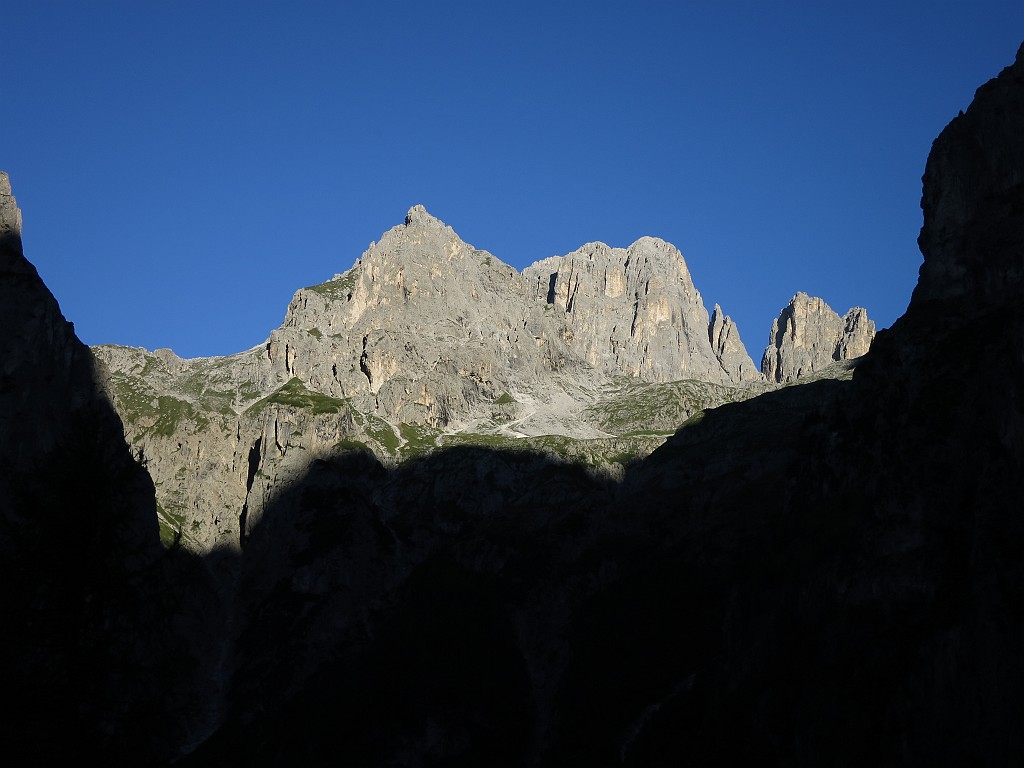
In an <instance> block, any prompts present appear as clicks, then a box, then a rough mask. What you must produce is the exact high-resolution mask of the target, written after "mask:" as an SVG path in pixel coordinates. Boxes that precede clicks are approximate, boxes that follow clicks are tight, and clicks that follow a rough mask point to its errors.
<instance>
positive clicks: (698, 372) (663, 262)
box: [523, 237, 753, 383]
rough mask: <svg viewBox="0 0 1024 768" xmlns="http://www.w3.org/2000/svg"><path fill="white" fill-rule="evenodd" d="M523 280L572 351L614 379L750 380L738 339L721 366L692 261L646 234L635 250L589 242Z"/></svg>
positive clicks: (541, 265) (530, 272)
mask: <svg viewBox="0 0 1024 768" xmlns="http://www.w3.org/2000/svg"><path fill="white" fill-rule="evenodd" d="M523 276H524V278H525V279H526V280H527V283H528V285H529V288H530V292H531V295H532V296H533V298H534V299H536V300H543V301H545V302H546V303H547V304H548V305H550V306H552V307H554V309H555V310H556V312H557V313H558V315H559V317H560V318H561V319H563V321H564V323H565V329H564V331H563V333H564V336H565V339H566V342H567V343H568V344H569V346H570V348H572V349H573V350H574V351H575V352H576V353H577V354H578V355H580V356H581V357H582V358H583V359H584V360H586V362H587V363H588V364H590V365H591V366H593V367H594V368H596V369H598V370H601V371H603V372H605V373H607V374H609V375H616V374H619V375H621V374H625V375H627V376H633V377H638V378H641V379H644V380H646V381H655V382H666V381H677V380H679V379H699V380H702V381H711V382H715V383H737V382H740V381H743V380H746V379H749V378H751V377H750V376H749V375H748V372H750V371H752V370H753V364H752V363H750V364H749V365H745V364H744V362H743V361H742V359H741V358H742V357H743V356H744V355H745V350H743V347H742V344H741V343H739V336H738V334H736V335H735V342H734V343H733V342H730V344H729V346H728V350H727V352H726V354H728V355H729V356H730V361H729V363H728V364H722V363H721V362H720V359H719V357H718V356H717V355H716V353H715V350H713V349H712V342H711V339H710V338H709V330H708V329H709V321H708V313H707V309H706V308H705V307H704V302H703V301H702V299H701V296H700V293H698V291H697V289H696V288H695V287H694V285H693V280H692V279H691V278H690V272H689V270H688V269H687V266H686V262H685V261H684V260H683V256H682V254H681V253H680V252H679V250H678V249H677V248H676V247H675V246H673V245H671V244H669V243H666V242H665V241H664V240H659V239H658V238H654V237H642V238H640V239H639V240H637V241H636V242H635V243H633V244H632V245H631V246H629V248H611V247H609V246H607V245H605V244H604V243H588V244H587V245H584V246H583V247H582V248H580V249H579V250H577V251H574V252H573V253H570V254H568V255H567V256H554V257H551V258H548V259H544V260H543V261H539V262H537V263H535V264H533V265H531V266H529V267H527V268H526V269H525V270H524V271H523ZM737 345H738V346H737ZM723 349H724V348H723ZM748 361H749V358H748Z"/></svg>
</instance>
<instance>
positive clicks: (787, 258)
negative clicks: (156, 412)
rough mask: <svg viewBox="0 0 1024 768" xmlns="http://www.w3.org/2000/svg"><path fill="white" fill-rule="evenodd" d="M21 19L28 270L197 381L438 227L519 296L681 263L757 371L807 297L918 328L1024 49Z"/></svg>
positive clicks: (715, 13)
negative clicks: (965, 167) (945, 151)
mask: <svg viewBox="0 0 1024 768" xmlns="http://www.w3.org/2000/svg"><path fill="white" fill-rule="evenodd" d="M57 10H59V11H60V12H59V13H55V11H57ZM10 15H11V19H10V22H9V28H10V32H9V34H10V40H11V51H10V53H11V55H10V60H11V62H12V69H13V71H12V73H11V76H10V78H9V80H10V83H11V85H10V88H9V94H6V95H7V99H6V101H7V104H8V109H9V113H10V114H12V115H15V116H17V119H15V120H9V121H8V122H7V124H5V125H4V127H3V129H2V133H0V146H2V147H3V148H4V149H6V150H7V152H6V153H5V154H4V155H0V167H2V168H3V169H4V170H6V171H8V172H9V173H10V174H11V182H12V189H13V193H14V195H15V197H16V199H17V200H18V204H19V207H20V208H21V209H22V211H23V218H24V232H23V239H24V245H25V254H26V257H27V258H28V259H29V261H31V262H32V263H33V264H34V265H35V266H36V268H37V269H38V270H39V272H40V275H41V276H42V277H43V279H44V281H45V282H46V284H47V286H48V287H49V288H50V290H51V291H52V292H53V294H54V295H55V297H56V298H57V300H58V302H59V303H60V306H61V309H62V312H63V313H64V315H65V317H67V319H68V320H70V321H71V322H73V323H75V327H76V330H77V332H78V334H79V337H80V338H81V339H82V340H83V341H84V342H85V343H87V344H102V343H116V344H123V345H126V346H142V347H145V348H147V349H158V348H170V349H173V350H174V351H175V352H176V353H177V354H179V355H180V356H182V357H185V358H191V357H209V356H218V355H227V354H232V353H235V352H240V351H243V350H245V349H251V348H252V347H253V346H257V345H259V344H260V343H262V340H264V339H266V338H267V336H268V335H269V333H270V331H271V330H273V329H274V328H276V327H278V326H279V325H280V323H281V322H282V321H283V318H284V312H285V309H286V307H287V304H288V302H289V301H290V299H291V297H292V295H293V294H294V292H295V291H296V290H297V289H299V288H302V287H307V286H310V285H315V284H317V283H319V282H323V281H324V280H327V279H329V278H330V277H331V276H332V275H333V274H336V273H342V272H344V271H346V270H347V269H349V268H350V267H351V265H352V264H353V263H354V261H355V260H356V259H357V258H359V257H360V255H361V254H362V253H363V251H364V250H365V248H366V245H367V244H368V243H369V242H371V241H375V240H377V239H379V237H380V235H381V234H382V233H383V232H385V231H386V230H387V229H389V228H390V227H392V226H395V225H397V224H400V223H401V221H402V220H403V217H404V213H405V211H406V210H407V209H408V208H409V207H411V206H413V205H417V204H421V205H424V206H425V207H426V208H427V210H429V211H430V212H431V214H432V215H434V216H436V217H437V218H439V219H440V220H442V221H444V222H445V223H446V224H447V225H449V226H451V227H452V229H453V230H454V231H455V232H456V233H457V234H458V235H459V236H460V237H461V238H462V239H463V240H465V241H466V242H467V243H471V244H472V245H474V247H477V248H480V249H482V250H486V251H488V252H490V253H491V254H492V255H493V256H494V257H495V258H497V259H500V260H501V261H503V262H505V263H507V264H509V265H510V266H512V267H514V268H516V269H517V270H519V271H522V269H523V268H524V267H526V266H528V265H529V264H531V263H533V262H536V261H539V260H541V259H544V258H547V257H549V256H556V255H557V256H561V255H565V254H567V253H570V252H572V251H574V250H576V249H578V248H579V247H581V246H582V245H584V244H586V243H588V242H604V243H606V244H608V245H610V246H612V247H615V248H623V247H627V246H628V245H629V244H630V243H632V242H635V241H636V240H637V239H638V238H640V237H643V236H651V237H658V238H660V239H663V240H665V241H667V242H669V243H672V244H673V245H675V246H676V247H677V248H678V249H679V250H680V251H681V252H682V254H683V256H684V258H685V259H686V263H687V266H688V268H689V269H690V272H691V274H692V276H693V281H694V284H695V286H696V288H697V290H698V291H699V292H700V294H701V298H702V300H703V302H704V304H705V306H706V308H707V310H708V311H709V313H710V311H711V310H712V308H713V306H714V305H715V304H719V305H720V306H721V307H722V310H723V312H724V313H725V314H727V315H729V316H730V317H732V318H733V321H734V322H735V323H736V326H737V327H738V329H739V333H740V336H741V338H742V340H743V343H744V345H745V347H746V349H747V352H748V353H749V354H750V357H751V358H752V359H753V360H754V362H755V364H757V363H759V361H760V357H761V352H762V351H763V349H764V346H765V344H766V342H767V337H768V334H769V331H770V328H771V323H772V320H773V319H774V318H776V317H778V315H779V312H780V311H781V310H782V309H783V308H784V307H785V306H786V304H787V303H788V301H789V300H790V299H791V298H792V297H793V296H794V295H795V294H797V293H798V292H805V293H808V294H809V295H812V296H819V297H821V298H822V299H824V300H825V301H826V303H828V305H829V306H830V307H832V309H833V310H835V311H836V312H837V313H838V314H840V315H843V314H844V313H845V312H846V311H847V310H848V309H850V308H852V307H863V308H865V309H866V310H867V313H868V316H869V317H870V318H871V319H872V320H874V321H875V322H876V324H877V327H878V328H879V329H882V328H885V327H889V326H891V324H892V323H893V322H894V321H895V320H896V319H897V318H898V317H899V316H901V315H902V314H903V312H904V311H905V309H906V306H907V304H908V302H909V300H910V295H911V292H912V291H913V288H914V286H915V285H916V282H917V274H918V269H919V267H920V264H921V255H920V252H919V251H918V249H917V245H916V238H917V234H918V231H919V229H920V226H921V212H920V205H919V204H920V198H921V176H922V175H923V173H924V166H925V160H926V158H927V156H928V152H929V148H930V146H931V142H932V141H933V140H934V139H935V138H936V137H937V136H938V135H939V133H940V131H941V130H942V129H943V128H944V127H945V126H946V124H948V123H949V121H950V120H952V119H953V118H954V117H956V115H957V112H958V111H961V110H966V109H967V107H968V105H969V103H970V101H971V99H972V98H973V94H974V90H975V89H976V88H977V87H978V85H979V84H980V83H984V82H987V81H988V80H989V79H991V78H994V77H995V76H996V75H997V74H998V73H999V72H1000V71H1001V70H1002V69H1003V68H1004V67H1006V66H1008V65H1009V64H1010V63H1011V62H1012V61H1013V56H1014V54H1015V53H1016V51H1017V48H1018V47H1019V46H1020V44H1021V40H1022V39H1024V6H1021V5H1020V4H1018V3H1010V2H988V3H983V4H982V6H981V8H980V10H979V7H978V6H974V7H972V8H966V7H961V6H959V5H958V4H955V3H948V4H947V3H938V4H935V3H923V2H911V3H907V4H901V6H900V7H898V8H893V7H890V6H889V5H886V4H882V3H869V4H868V5H867V6H861V7H859V8H857V9H852V8H851V9H829V10H828V11H822V10H821V9H820V8H818V7H817V6H813V5H811V4H810V3H807V2H794V3H790V4H787V5H786V6H785V7H783V8H776V9H764V8H761V7H760V6H758V5H757V4H756V3H749V2H737V3H733V4H730V5H729V6H728V7H724V6H716V7H714V8H704V7H701V6H699V5H698V4H695V3H685V4H680V5H679V6H672V7H665V6H663V5H660V4H658V3H641V4H639V5H638V6H636V7H631V8H630V9H625V8H624V7H621V6H619V5H617V4H614V3H597V4H587V5H582V4H579V5H577V4H576V3H566V4H560V5H559V6H557V7H548V6H546V5H541V4H528V5H527V6H525V7H522V8H518V9H509V8H502V9H495V10H488V11H480V10H479V8H477V7H476V6H474V5H472V4H468V3H464V2H448V3H441V4H439V5H437V6H435V7H433V8H423V7H421V6H419V5H417V4H414V3H408V2H392V3H388V4H384V5H382V6H379V7H374V8H363V7H346V8H336V7H332V6H329V5H316V6H310V7H303V8H301V9H289V10H285V9H284V6H280V5H279V4H276V3H273V2H257V3H254V4H251V5H247V6H246V9H245V10H244V11H239V10H236V9H233V8H231V7H221V6H218V7H215V8H210V7H206V6H204V5H203V4H199V3H194V2H184V3H178V4H175V5H174V7H165V6H147V7H144V8H136V7H135V6H133V5H131V4H128V3H123V2H113V3H110V4H108V5H106V6H104V9H102V10H101V11H99V12H90V10H89V9H82V8H79V7H77V6H76V5H75V4H74V3H70V2H41V3H39V4H33V5H32V7H31V8H28V7H19V8H17V9H15V10H14V11H13V12H12V13H11V14H10ZM1015 30H1016V31H1015Z"/></svg>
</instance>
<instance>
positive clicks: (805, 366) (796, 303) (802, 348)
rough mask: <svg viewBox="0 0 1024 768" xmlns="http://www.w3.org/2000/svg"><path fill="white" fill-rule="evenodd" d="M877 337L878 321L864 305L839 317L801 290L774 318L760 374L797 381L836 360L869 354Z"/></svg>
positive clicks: (785, 381) (777, 380) (771, 379)
mask: <svg viewBox="0 0 1024 768" xmlns="http://www.w3.org/2000/svg"><path fill="white" fill-rule="evenodd" d="M874 337H875V324H874V322H872V321H871V320H869V319H868V316H867V312H866V311H865V310H864V309H863V308H861V307H854V308H853V309H851V310H849V311H848V312H847V313H846V315H845V317H840V316H839V315H838V314H836V312H834V311H833V310H832V308H831V307H829V305H828V304H826V303H825V302H824V301H823V300H822V299H819V298H817V297H815V296H808V295H807V294H806V293H803V292H800V293H797V294H796V296H794V297H793V298H792V299H790V301H789V304H787V305H786V307H785V308H784V309H783V310H782V312H781V313H780V314H779V316H778V317H777V318H776V319H775V320H774V321H772V330H771V335H770V337H769V342H768V347H767V348H766V349H765V351H764V356H763V357H762V359H761V373H762V374H764V376H765V378H766V379H767V380H768V381H769V382H774V383H779V384H784V383H787V382H791V381H795V380H796V379H798V378H800V377H802V376H807V375H809V374H811V373H815V372H817V371H821V370H822V369H823V368H825V367H826V366H828V365H829V364H831V363H832V362H834V361H836V360H851V359H853V358H855V357H860V356H861V355H863V354H866V353H867V351H868V348H869V347H870V346H871V341H872V339H874Z"/></svg>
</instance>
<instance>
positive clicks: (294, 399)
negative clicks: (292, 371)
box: [246, 378, 348, 414]
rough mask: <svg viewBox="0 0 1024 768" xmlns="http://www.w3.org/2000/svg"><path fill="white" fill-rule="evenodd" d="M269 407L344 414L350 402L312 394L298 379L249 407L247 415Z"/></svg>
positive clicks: (317, 393) (292, 380) (316, 393)
mask: <svg viewBox="0 0 1024 768" xmlns="http://www.w3.org/2000/svg"><path fill="white" fill-rule="evenodd" d="M268 405H286V406H290V407H292V408H302V409H304V410H309V411H312V412H313V413H314V414H318V413H343V412H344V411H345V410H346V409H347V408H348V402H347V401H345V400H340V399H339V398H336V397H328V396H327V395H321V394H320V393H319V392H312V391H310V390H308V389H306V387H305V385H304V384H303V383H302V382H301V381H299V380H298V379H296V378H293V379H290V380H289V381H288V383H287V384H285V385H284V386H283V387H281V388H280V389H279V390H277V391H276V392H273V393H272V394H270V395H268V396H267V397H265V398H263V399H262V400H260V401H259V402H258V403H256V404H255V405H252V406H250V407H249V409H248V411H246V412H247V413H253V414H255V413H259V412H260V411H262V410H263V409H264V408H266V407H267V406H268Z"/></svg>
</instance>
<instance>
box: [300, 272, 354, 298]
mask: <svg viewBox="0 0 1024 768" xmlns="http://www.w3.org/2000/svg"><path fill="white" fill-rule="evenodd" d="M355 287H356V273H355V270H354V269H350V270H349V271H348V272H346V273H345V274H343V275H342V276H341V277H339V278H338V279H337V280H328V281H327V282H326V283H320V285H311V286H310V287H309V288H307V289H306V290H307V291H312V292H313V293H316V294H319V295H320V296H323V297H324V298H325V299H327V300H328V301H348V298H349V296H351V295H352V291H354V290H355Z"/></svg>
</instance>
